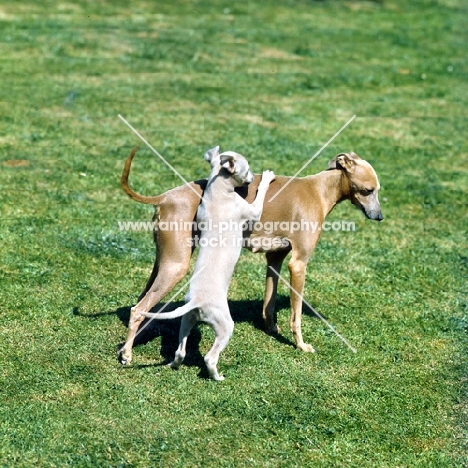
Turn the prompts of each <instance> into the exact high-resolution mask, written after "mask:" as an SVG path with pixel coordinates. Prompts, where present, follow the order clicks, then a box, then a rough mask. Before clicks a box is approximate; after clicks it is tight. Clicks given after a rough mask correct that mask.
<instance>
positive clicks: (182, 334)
mask: <svg viewBox="0 0 468 468" xmlns="http://www.w3.org/2000/svg"><path fill="white" fill-rule="evenodd" d="M196 323H197V316H196V314H195V313H194V312H189V313H188V314H185V315H184V316H182V321H181V323H180V330H179V347H178V348H177V351H176V353H175V357H174V360H173V361H172V362H171V363H170V364H169V365H170V366H171V367H172V368H173V369H178V368H179V367H180V365H181V364H182V361H183V360H184V359H185V355H186V353H187V349H186V348H187V339H188V336H189V335H190V332H191V331H192V328H193V327H194V325H195V324H196Z"/></svg>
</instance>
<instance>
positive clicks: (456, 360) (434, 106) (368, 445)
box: [0, 0, 468, 468]
mask: <svg viewBox="0 0 468 468" xmlns="http://www.w3.org/2000/svg"><path fill="white" fill-rule="evenodd" d="M162 3H164V4H162ZM465 16H466V5H465V4H464V2H462V1H461V0H440V1H438V2H436V1H430V0H425V1H414V2H411V3H410V4H404V3H403V2H392V1H390V0H388V1H387V0H383V1H378V2H377V1H376V2H360V1H324V2H318V1H317V2H315V1H305V0H303V1H299V0H298V1H293V0H287V1H285V2H279V3H278V2H273V1H264V2H254V1H250V2H236V3H232V2H231V3H227V2H217V1H214V0H213V1H203V2H202V1H191V2H184V1H173V2H149V1H137V2H132V3H131V5H130V3H129V2H121V1H118V2H85V1H76V2H73V3H61V2H55V1H52V0H49V1H47V0H46V1H44V2H41V4H40V6H39V4H38V3H37V2H36V3H34V2H28V1H25V2H3V4H2V6H1V7H0V52H1V64H2V67H1V69H2V71H1V74H2V85H1V86H0V128H1V133H0V148H1V153H0V187H1V204H0V213H1V220H0V252H1V257H0V258H1V261H0V289H1V297H2V301H1V305H0V314H1V323H0V336H1V338H0V339H1V343H2V359H1V370H0V376H1V388H2V392H1V393H0V403H1V404H0V437H1V440H2V444H1V446H0V465H2V466H15V467H16V466H18V467H29V466H40V467H43V466H44V467H49V466H50V467H52V466H73V467H84V466H109V467H117V466H122V467H123V466H135V467H136V466H170V467H178V466H213V467H214V466H216V467H218V466H262V467H264V466H272V467H273V466H275V467H277V466H285V467H286V466H287V467H289V466H310V467H312V466H313V467H316V466H317V467H335V466H347V467H410V466H411V467H417V466H420V467H424V468H426V467H461V466H465V464H466V463H467V461H468V460H467V457H466V448H467V447H466V442H465V441H466V438H467V404H466V372H467V358H466V349H467V339H466V333H467V329H468V318H467V296H466V270H467V254H466V227H467V225H466V221H465V218H466V204H467V189H468V183H467V178H466V171H467V169H468V157H467V154H468V147H467V143H466V138H465V135H464V132H465V128H466V122H467V120H466V118H467V114H466V108H467V104H468V99H467V93H466V89H467V87H466V84H467V72H468V65H467V61H466V26H465V22H464V17H465ZM119 113H120V114H122V115H123V116H124V117H125V118H126V119H128V121H129V122H130V123H131V124H132V125H134V126H135V127H136V128H137V129H139V130H140V131H141V132H142V133H143V134H144V136H145V137H146V138H147V139H148V140H149V141H150V142H151V143H152V144H153V145H154V146H155V147H156V148H157V149H158V150H159V151H160V152H161V153H162V154H163V156H164V157H165V158H167V159H168V160H169V161H170V162H171V163H172V164H173V165H174V166H175V167H176V168H177V169H178V170H179V171H180V172H181V174H182V175H183V176H184V177H186V178H187V179H196V178H200V177H204V176H205V175H206V174H207V166H206V164H205V163H204V162H203V160H202V154H203V152H204V151H205V150H206V149H207V148H210V147H212V146H214V145H215V144H218V143H219V144H220V145H221V148H222V149H234V150H237V151H239V152H242V153H244V154H245V155H246V156H247V157H248V158H249V159H250V162H251V166H252V168H253V169H254V170H255V171H256V172H260V171H261V170H263V169H264V168H271V169H273V170H275V172H276V173H278V174H288V175H290V174H293V173H295V172H296V170H297V169H298V168H299V167H301V165H302V164H303V163H304V162H305V161H307V159H308V158H309V157H310V156H311V155H312V154H314V153H315V152H316V151H317V150H318V149H319V148H320V147H321V145H323V144H324V143H325V142H326V141H327V140H328V139H329V138H330V137H331V136H332V135H333V134H334V133H335V132H336V131H337V130H338V129H339V128H340V127H341V126H342V125H343V124H344V123H345V122H346V121H347V120H348V119H349V118H350V117H351V116H352V115H354V114H356V115H357V119H356V120H355V121H354V122H353V123H352V124H351V125H350V126H349V127H348V128H347V129H346V131H344V132H343V133H342V134H341V135H340V136H339V137H338V138H337V139H336V140H335V141H334V142H333V143H332V144H331V145H330V146H329V147H328V148H327V149H326V150H325V151H324V153H323V154H322V155H321V156H320V157H319V158H317V159H316V160H315V161H314V162H313V163H312V164H311V165H310V166H309V167H308V168H307V169H306V171H305V172H304V174H306V173H314V172H318V171H320V170H322V169H324V168H325V167H326V162H327V160H328V159H331V158H332V157H333V156H334V155H335V154H336V153H338V152H341V151H349V150H353V151H356V152H357V153H358V154H360V155H361V156H362V157H364V158H365V159H367V160H369V161H370V162H371V163H372V164H373V165H374V167H375V168H376V170H377V172H378V174H379V176H380V180H381V184H382V191H381V195H380V198H381V200H382V208H383V212H384V215H385V217H386V220H385V221H384V223H380V224H378V223H372V222H370V221H366V220H365V219H363V217H362V215H361V214H360V213H358V212H357V211H356V210H354V209H353V208H352V207H351V205H349V203H346V204H342V205H340V206H338V207H337V208H336V210H335V211H334V212H333V214H332V216H331V217H330V220H341V219H345V220H352V221H355V222H356V226H357V231H356V232H354V233H349V232H328V233H324V235H323V236H322V239H321V242H320V244H319V246H318V248H317V250H316V252H315V254H314V256H313V258H312V260H311V262H310V265H309V267H308V271H307V282H306V291H305V296H306V299H307V300H308V301H310V302H311V303H312V304H313V305H314V307H316V308H317V310H318V311H319V312H320V313H322V314H323V315H325V316H326V318H327V319H328V320H329V321H330V322H331V323H332V324H333V325H334V326H335V327H336V328H337V329H338V330H339V331H340V332H341V333H342V334H343V335H344V336H345V337H346V338H347V339H348V340H349V341H350V342H351V343H352V345H353V346H355V347H356V348H357V350H358V352H357V353H356V354H353V353H351V352H350V351H349V350H348V348H346V347H345V346H344V345H343V344H342V343H341V342H340V341H339V340H338V338H337V337H336V336H335V335H334V334H332V333H331V332H330V331H329V330H328V329H327V328H326V327H325V325H324V324H322V323H321V322H319V321H318V320H316V319H314V317H313V316H312V315H311V314H308V313H307V312H305V316H304V323H303V331H304V336H305V337H306V339H307V341H308V342H310V343H312V344H313V345H314V347H315V348H316V349H317V350H318V352H317V353H316V355H306V354H303V353H301V352H299V351H297V350H296V349H295V348H294V347H293V346H292V342H291V339H292V338H291V335H290V333H289V332H288V315H289V305H288V298H287V296H288V291H287V290H286V288H285V287H283V286H280V297H279V311H278V315H279V324H280V326H281V327H282V329H283V334H282V335H281V337H280V338H279V339H275V338H274V337H270V336H267V335H266V334H265V333H264V332H263V331H262V323H261V317H260V309H261V298H262V294H263V282H264V279H263V278H264V261H263V259H262V258H261V256H259V255H252V254H244V255H242V257H241V260H240V262H239V264H238V267H237V269H236V274H235V278H234V280H233V283H232V285H231V289H230V296H229V297H230V304H231V309H232V313H233V316H234V319H235V322H236V329H235V334H234V337H233V339H232V340H231V343H230V345H229V347H228V348H227V350H226V351H225V353H223V355H222V357H221V360H220V370H221V371H222V372H223V373H224V374H225V376H226V381H224V382H223V383H221V384H220V383H216V382H212V381H209V380H207V379H205V378H204V370H203V360H202V355H203V354H204V353H205V352H206V350H207V349H208V348H209V346H210V345H211V342H212V335H211V331H210V330H209V329H208V328H206V327H203V326H200V327H199V328H198V329H197V330H196V331H194V333H193V335H192V337H191V341H190V342H189V347H190V352H189V356H188V358H187V361H186V365H184V366H183V367H182V368H181V370H180V371H179V372H172V371H170V370H169V369H167V368H165V367H161V366H160V365H159V364H160V363H162V362H164V360H165V359H168V358H170V357H171V356H172V355H173V352H174V349H175V347H176V345H177V332H178V327H177V322H170V323H169V322H168V323H163V324H161V325H159V327H155V328H153V329H152V330H151V332H150V333H149V334H146V335H145V337H144V339H143V340H141V342H140V343H139V344H138V345H137V346H136V348H135V351H134V365H133V366H132V367H130V368H122V367H121V366H120V365H119V364H118V362H117V360H116V350H117V349H118V346H119V344H120V343H121V342H122V341H123V340H124V338H125V334H126V325H127V320H128V315H129V308H130V307H131V305H133V304H134V303H135V300H136V298H137V296H138V294H139V293H140V291H141V290H142V288H143V286H144V283H145V281H146V279H147V277H148V275H149V271H150V268H151V265H152V261H153V256H154V248H153V245H152V239H151V235H150V234H149V233H137V232H131V233H129V232H121V231H119V229H118V224H117V222H118V221H119V220H150V218H151V216H152V209H151V208H150V207H147V206H143V205H139V204H136V203H134V202H132V201H131V200H129V199H128V198H126V197H125V196H124V194H123V193H122V192H121V190H120V188H119V177H120V173H121V169H122V166H123V161H124V159H125V157H126V156H127V154H128V153H129V150H130V148H131V147H132V146H134V145H135V144H139V143H140V142H139V140H138V139H137V138H136V137H135V136H134V135H133V134H132V133H131V132H130V131H129V129H128V128H127V127H126V126H125V125H124V124H123V123H122V122H121V121H120V119H118V118H117V114H119ZM132 184H133V185H134V186H135V187H136V189H137V190H140V191H142V192H144V193H148V194H156V193H161V192H162V191H164V190H167V189H169V188H172V187H175V186H176V185H179V184H180V180H179V179H178V178H177V177H176V176H175V175H174V174H173V173H172V172H171V171H170V169H168V168H167V167H166V166H165V165H163V164H162V163H161V162H160V161H159V160H158V159H157V158H156V157H155V156H154V155H153V154H152V153H151V152H150V151H149V150H144V149H143V148H142V149H141V150H140V152H139V153H138V156H137V158H136V161H135V168H134V172H133V174H132ZM283 273H284V274H285V275H287V267H286V266H285V267H284V268H283ZM180 300H182V295H181V297H180Z"/></svg>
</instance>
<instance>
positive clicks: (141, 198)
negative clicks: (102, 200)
mask: <svg viewBox="0 0 468 468" xmlns="http://www.w3.org/2000/svg"><path fill="white" fill-rule="evenodd" d="M137 151H138V146H135V148H133V149H132V152H131V153H130V155H129V157H128V158H127V160H126V161H125V166H124V168H123V171H122V177H121V178H120V185H121V186H122V189H123V191H124V192H125V193H126V194H127V195H128V196H129V197H130V198H133V200H136V201H137V202H140V203H146V204H147V205H158V204H159V203H160V201H161V197H160V196H156V197H146V196H145V195H140V194H139V193H136V192H135V191H133V190H132V189H131V188H130V186H129V185H128V176H129V174H130V167H131V165H132V161H133V158H134V157H135V154H136V152H137Z"/></svg>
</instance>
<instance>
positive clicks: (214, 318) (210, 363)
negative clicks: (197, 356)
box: [203, 305, 234, 380]
mask: <svg viewBox="0 0 468 468" xmlns="http://www.w3.org/2000/svg"><path fill="white" fill-rule="evenodd" d="M211 313H212V315H211ZM203 321H204V322H206V323H207V324H209V325H210V326H211V327H212V328H213V330H214V332H215V342H214V344H213V346H212V348H211V349H210V350H209V351H208V353H206V356H205V364H206V367H207V369H208V372H209V374H210V377H211V378H212V379H214V380H224V377H223V376H222V375H219V373H218V368H217V365H218V359H219V355H220V353H221V352H222V351H223V350H224V349H225V348H226V346H227V345H228V343H229V340H230V339H231V336H232V333H233V331H234V321H233V320H232V318H231V314H230V313H229V308H228V307H227V305H226V308H223V309H221V308H220V309H213V310H212V311H211V310H210V317H204V318H203Z"/></svg>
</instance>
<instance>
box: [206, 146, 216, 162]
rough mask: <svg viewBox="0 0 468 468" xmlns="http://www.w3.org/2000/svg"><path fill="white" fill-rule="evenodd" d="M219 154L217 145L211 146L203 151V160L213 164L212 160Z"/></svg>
mask: <svg viewBox="0 0 468 468" xmlns="http://www.w3.org/2000/svg"><path fill="white" fill-rule="evenodd" d="M218 156H219V146H215V147H214V148H211V149H210V150H208V151H207V152H206V153H205V161H208V162H209V163H210V164H213V161H214V160H215V159H216V158H217V157H218Z"/></svg>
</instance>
